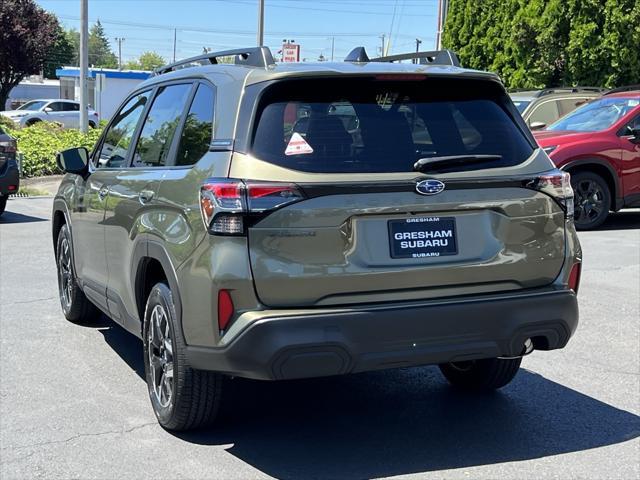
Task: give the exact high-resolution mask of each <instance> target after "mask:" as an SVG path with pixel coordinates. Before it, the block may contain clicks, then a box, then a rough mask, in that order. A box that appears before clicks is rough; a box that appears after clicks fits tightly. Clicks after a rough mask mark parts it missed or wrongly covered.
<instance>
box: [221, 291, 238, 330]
mask: <svg viewBox="0 0 640 480" xmlns="http://www.w3.org/2000/svg"><path fill="white" fill-rule="evenodd" d="M234 310H235V307H234V306H233V300H232V299H231V294H230V293H229V290H219V291H218V328H219V329H220V330H226V328H227V327H228V326H229V321H230V320H231V317H232V316H233V312H234Z"/></svg>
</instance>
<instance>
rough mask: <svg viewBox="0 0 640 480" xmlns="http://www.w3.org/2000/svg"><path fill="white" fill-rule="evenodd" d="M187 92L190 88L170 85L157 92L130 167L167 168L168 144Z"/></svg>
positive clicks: (186, 85) (182, 85)
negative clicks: (165, 166)
mask: <svg viewBox="0 0 640 480" xmlns="http://www.w3.org/2000/svg"><path fill="white" fill-rule="evenodd" d="M190 91H191V84H181V85H170V86H168V87H162V88H161V89H160V90H159V91H158V94H157V95H156V98H155V99H154V100H153V104H152V105H151V108H150V109H149V114H148V115H147V118H146V119H145V121H144V126H143V127H142V132H141V133H140V138H139V140H138V144H137V145H136V150H135V153H134V156H133V166H134V167H161V166H164V165H166V164H167V158H168V156H169V149H170V148H171V142H172V141H173V136H174V134H175V132H176V128H178V123H179V122H180V116H181V115H182V112H183V111H184V107H185V104H186V103H187V97H188V96H189V92H190Z"/></svg>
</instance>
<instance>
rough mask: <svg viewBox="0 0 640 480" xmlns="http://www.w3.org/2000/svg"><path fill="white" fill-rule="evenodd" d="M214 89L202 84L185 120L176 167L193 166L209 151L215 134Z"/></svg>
mask: <svg viewBox="0 0 640 480" xmlns="http://www.w3.org/2000/svg"><path fill="white" fill-rule="evenodd" d="M213 102H214V98H213V89H212V88H211V87H209V86H207V85H204V84H200V85H199V86H198V91H197V92H196V95H195V97H194V98H193V103H192V104H191V108H190V109H189V114H188V115H187V118H186V120H185V124H184V129H183V130H182V137H181V138H180V147H179V148H178V154H177V156H176V165H193V164H194V163H196V162H197V161H198V160H200V159H201V158H202V156H203V155H204V154H205V153H206V152H207V150H209V144H210V143H211V135H212V133H213Z"/></svg>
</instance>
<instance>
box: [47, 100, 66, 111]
mask: <svg viewBox="0 0 640 480" xmlns="http://www.w3.org/2000/svg"><path fill="white" fill-rule="evenodd" d="M64 105H65V104H64V102H51V103H50V104H49V105H47V108H50V109H51V110H52V111H54V112H62V111H64V110H65V108H64Z"/></svg>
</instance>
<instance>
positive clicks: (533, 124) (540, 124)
mask: <svg viewBox="0 0 640 480" xmlns="http://www.w3.org/2000/svg"><path fill="white" fill-rule="evenodd" d="M546 126H547V124H546V123H544V122H531V123H530V124H529V128H530V129H531V130H542V129H543V128H544V127H546Z"/></svg>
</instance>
